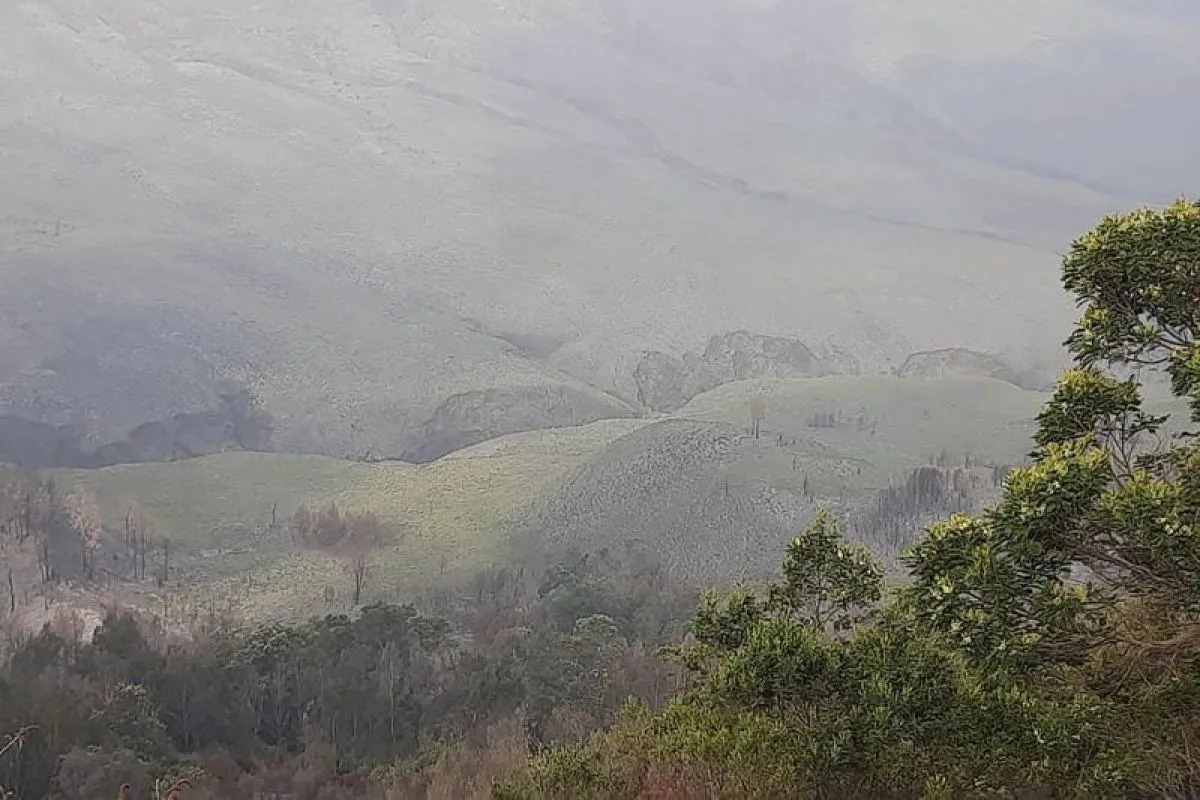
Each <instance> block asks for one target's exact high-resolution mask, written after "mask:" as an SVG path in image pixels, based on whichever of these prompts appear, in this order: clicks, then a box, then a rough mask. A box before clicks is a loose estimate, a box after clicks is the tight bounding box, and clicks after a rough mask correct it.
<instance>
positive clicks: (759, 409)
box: [750, 397, 767, 439]
mask: <svg viewBox="0 0 1200 800" xmlns="http://www.w3.org/2000/svg"><path fill="white" fill-rule="evenodd" d="M766 417H767V404H766V402H765V401H764V400H763V399H762V398H761V397H754V398H751V400H750V433H751V435H752V436H754V438H755V439H757V438H758V435H759V432H760V430H761V429H762V421H763V420H764V419H766Z"/></svg>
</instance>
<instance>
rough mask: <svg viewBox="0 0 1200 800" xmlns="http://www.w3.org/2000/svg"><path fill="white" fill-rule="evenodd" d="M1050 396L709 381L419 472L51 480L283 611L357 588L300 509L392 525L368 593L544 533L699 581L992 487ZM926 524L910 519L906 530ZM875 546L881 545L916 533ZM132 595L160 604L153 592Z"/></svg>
mask: <svg viewBox="0 0 1200 800" xmlns="http://www.w3.org/2000/svg"><path fill="white" fill-rule="evenodd" d="M1039 402H1040V397H1039V395H1037V394H1036V393H1033V392H1026V391H1023V390H1020V389H1017V388H1016V387H1013V386H1011V385H1009V384H1005V383H1002V382H1000V381H996V380H986V379H960V380H954V379H943V380H916V379H901V378H887V377H867V376H864V377H853V378H823V379H812V380H807V379H766V380H761V381H741V382H736V383H732V384H728V385H726V386H722V387H720V388H719V389H716V390H713V391H710V392H707V393H704V394H702V395H700V396H698V397H697V398H695V399H694V400H693V401H692V402H691V403H690V404H689V405H688V406H687V407H685V408H684V409H681V410H680V411H679V412H677V413H676V414H674V415H672V416H670V417H666V416H664V417H660V418H658V419H655V420H612V421H603V422H597V423H592V424H589V425H584V426H577V427H572V428H563V429H558V430H551V431H532V432H527V433H521V434H513V435H510V436H506V437H501V438H499V439H495V440H492V441H489V442H487V443H484V444H480V445H476V446H473V447H470V448H466V449H464V450H461V451H458V452H456V453H454V454H452V455H449V456H447V457H444V458H442V459H439V460H438V461H436V462H434V463H431V464H425V465H413V464H406V463H399V462H385V463H373V464H372V463H358V462H349V461H343V460H339V459H334V458H329V457H324V456H297V455H287V454H255V453H239V452H228V453H224V454H221V455H215V456H209V457H204V458H197V459H191V460H187V461H180V462H176V463H170V464H138V465H123V466H114V467H108V468H103V469H91V470H63V471H56V472H55V473H54V474H55V476H56V479H57V480H58V481H59V482H60V483H61V484H62V485H63V487H64V489H71V488H86V489H89V490H91V491H93V492H94V493H95V494H96V495H97V497H98V499H99V502H100V506H101V510H102V512H103V516H104V519H105V520H106V522H107V525H108V527H109V528H110V529H112V530H113V531H114V535H119V530H118V529H119V528H120V523H121V520H123V519H124V517H125V515H126V513H127V511H128V509H129V508H130V507H131V506H132V505H134V504H136V505H137V506H138V507H140V508H141V509H142V510H143V512H144V514H145V516H146V517H147V518H148V520H149V522H150V524H151V525H152V527H153V530H154V531H155V535H156V536H161V537H165V538H167V539H169V540H170V542H171V559H172V561H171V563H172V565H173V566H172V573H171V574H172V579H171V583H172V585H176V584H177V585H178V587H179V589H178V590H175V589H172V590H171V592H170V593H174V594H181V595H182V596H183V597H190V598H206V602H209V603H212V602H216V601H215V600H213V598H224V601H223V602H228V603H231V604H233V606H234V607H235V608H237V609H241V610H242V611H245V612H247V613H250V614H252V615H254V616H262V615H279V614H283V615H287V614H294V613H297V612H299V611H302V610H307V609H312V608H314V607H316V608H319V607H322V606H321V604H322V603H326V602H327V601H326V600H325V597H326V591H327V590H332V591H333V596H334V598H335V600H334V603H333V606H332V607H333V608H340V607H343V605H344V601H345V592H346V590H347V585H348V583H347V581H348V578H347V576H346V575H345V574H344V573H343V567H344V565H343V564H342V562H341V560H339V558H337V557H335V556H333V555H331V554H329V553H324V552H321V551H319V550H316V549H313V548H305V547H302V546H300V545H299V544H298V543H297V542H296V541H294V540H293V538H292V536H291V535H290V533H289V530H288V519H289V518H290V516H291V514H292V512H293V511H294V510H295V509H296V508H297V507H298V506H300V505H302V504H304V505H308V506H310V507H320V506H322V505H324V504H327V503H329V502H336V503H337V504H338V505H339V507H341V508H342V509H344V510H349V511H360V510H370V511H373V512H375V513H376V514H377V515H378V516H379V517H380V519H381V521H382V522H383V524H384V528H385V530H386V531H387V532H388V533H387V535H386V536H385V542H384V544H383V546H382V547H381V548H380V549H379V550H377V551H376V552H375V553H374V555H373V556H372V576H371V579H370V581H369V582H368V585H367V597H369V598H370V597H374V598H384V599H398V598H404V597H409V596H411V594H412V593H413V592H415V591H419V590H421V589H423V588H430V587H433V586H435V585H436V586H447V585H455V584H457V583H458V582H460V581H461V580H463V579H464V578H466V577H467V576H469V575H471V574H472V573H473V572H474V571H475V570H477V569H479V568H481V567H484V566H487V565H488V564H490V563H503V562H505V561H507V560H509V559H510V558H512V557H513V553H514V551H513V550H512V549H511V547H512V546H513V545H514V544H515V545H517V546H519V547H525V546H528V545H529V544H531V543H532V544H534V545H535V546H536V547H537V549H538V550H539V551H540V550H544V549H545V548H546V547H547V546H552V545H557V546H579V547H582V548H584V549H589V550H590V549H594V548H598V547H603V546H608V545H612V546H619V545H622V544H623V543H624V542H625V541H627V540H640V541H641V542H643V543H644V544H645V545H647V546H648V547H649V548H651V550H652V551H653V552H656V553H659V554H660V555H661V556H662V558H663V561H664V564H665V565H666V566H667V567H668V568H669V569H670V570H671V571H672V573H673V574H675V575H676V576H677V577H680V578H682V579H684V580H686V581H687V582H689V583H690V582H705V583H710V582H728V581H732V580H736V579H739V578H746V577H755V576H757V575H758V574H759V573H760V572H761V571H762V570H765V569H770V568H771V562H772V561H777V560H778V552H779V549H780V546H781V543H782V542H783V541H785V540H786V539H787V538H788V537H789V536H791V535H793V534H794V533H795V531H796V530H797V529H798V528H799V527H800V526H801V525H802V524H803V523H804V522H806V521H807V520H808V518H809V517H810V516H811V515H812V513H813V512H814V511H815V509H816V508H817V507H819V506H830V507H833V508H834V509H836V510H837V511H838V513H839V514H840V515H842V516H845V517H849V518H851V519H852V520H855V521H858V520H861V522H862V524H861V525H858V528H859V529H860V530H858V533H859V534H861V536H862V537H865V538H869V537H871V536H872V535H875V534H876V531H875V530H874V527H876V526H877V521H872V520H871V519H870V518H869V514H868V512H871V511H873V510H874V509H876V507H877V504H878V499H879V498H880V497H881V496H882V495H883V494H884V493H886V492H888V491H889V490H890V489H895V488H897V487H902V486H903V485H904V483H905V481H906V480H907V476H908V475H909V473H910V472H911V471H912V470H913V469H914V468H917V467H921V466H922V465H929V464H931V463H933V464H940V465H945V466H947V467H949V468H950V469H949V472H951V473H952V472H953V471H954V468H955V465H958V468H959V469H960V470H961V467H962V465H963V463H964V459H965V457H966V456H967V455H970V456H972V457H973V466H977V467H978V468H979V469H982V470H983V472H982V473H979V474H978V475H977V476H976V477H979V478H980V480H982V483H980V484H979V486H977V487H976V488H975V489H972V490H971V491H970V492H969V495H970V496H969V497H966V498H965V501H969V502H971V503H977V502H979V501H980V500H982V499H985V498H986V497H987V496H989V492H990V488H989V487H991V477H992V474H991V471H990V465H993V464H995V465H1002V464H1010V463H1016V462H1018V461H1020V460H1021V458H1022V457H1023V455H1024V453H1025V451H1027V450H1028V430H1029V427H1028V426H1029V421H1030V420H1031V418H1032V415H1033V414H1034V413H1035V412H1036V409H1037V407H1038V404H1039ZM755 403H758V404H761V405H762V407H763V410H764V411H763V416H762V420H761V422H760V429H759V436H758V438H757V439H756V438H754V436H753V435H752V433H751V420H750V417H749V410H750V408H751V406H752V405H753V404H755ZM976 472H977V473H978V472H979V471H978V470H976ZM977 483H978V481H977ZM976 489H977V491H976ZM272 515H274V518H275V524H274V525H273V524H272ZM918 522H919V520H916V521H914V520H908V521H907V522H905V525H904V527H905V530H904V531H902V532H901V535H902V537H908V536H911V535H912V534H913V533H915V531H916V529H917V527H919V525H918ZM856 524H857V522H856ZM889 535H890V534H889ZM531 540H532V542H531ZM872 543H873V544H875V545H877V546H878V547H879V548H880V549H882V550H887V551H888V552H886V553H884V554H885V555H894V549H895V548H896V547H897V546H899V544H902V542H901V543H899V544H898V543H897V542H896V541H891V540H889V541H887V542H884V541H882V540H879V541H874V542H872ZM126 589H132V590H134V591H135V592H136V593H142V594H145V593H148V595H147V596H148V597H149V598H150V599H146V598H143V599H142V600H140V601H139V602H143V603H147V602H148V603H151V604H153V603H156V602H160V600H154V599H153V598H154V597H156V596H157V593H161V590H157V589H155V588H154V587H152V586H142V587H141V588H138V586H133V587H129V586H126Z"/></svg>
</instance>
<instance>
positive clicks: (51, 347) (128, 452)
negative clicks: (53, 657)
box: [0, 0, 1198, 466]
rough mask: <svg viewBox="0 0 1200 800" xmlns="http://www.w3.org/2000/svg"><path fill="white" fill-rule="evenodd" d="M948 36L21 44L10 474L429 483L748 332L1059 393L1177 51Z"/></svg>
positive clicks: (616, 407) (929, 0)
mask: <svg viewBox="0 0 1200 800" xmlns="http://www.w3.org/2000/svg"><path fill="white" fill-rule="evenodd" d="M958 8H959V7H958V6H956V5H954V4H953V3H950V2H949V0H922V2H918V3H908V4H904V5H903V6H898V5H896V4H891V3H884V2H881V0H854V2H848V3H846V2H837V3H835V2H832V0H823V2H816V3H800V2H782V1H780V2H754V3H733V2H730V1H729V0H702V1H701V2H693V3H687V4H684V3H681V2H676V3H670V2H659V3H642V2H632V0H605V1H604V2H598V3H582V2H549V0H505V1H504V2H488V3H484V2H482V1H481V0H453V1H449V2H448V1H446V0H439V2H434V0H409V1H406V2H400V1H399V0H340V1H339V2H334V3H331V2H328V1H327V0H322V2H317V0H290V1H289V2H283V0H267V1H266V2H262V3H257V4H254V5H252V6H248V5H246V4H245V3H236V2H233V1H232V0H211V1H210V2H207V3H204V4H202V5H200V6H197V5H196V4H194V3H191V2H185V0H151V1H150V2H137V3H135V2H132V0H104V2H95V1H94V0H30V2H24V3H10V4H6V5H4V7H3V8H0V185H3V186H4V191H3V192H2V193H0V459H5V460H15V461H23V462H25V463H33V464H38V465H42V466H47V465H59V466H64V465H74V466H96V465H99V464H102V463H115V462H119V461H138V460H165V459H171V458H182V457H188V456H196V455H203V454H205V453H212V452H217V451H219V450H222V449H226V448H230V447H234V448H243V449H258V450H267V449H271V450H277V451H282V452H294V453H316V454H330V455H356V456H363V455H366V454H370V455H372V456H376V457H378V456H391V457H399V456H403V457H404V458H406V459H410V460H422V461H430V460H434V459H436V458H438V457H440V456H442V455H444V454H446V453H448V452H451V451H453V450H456V449H459V448H461V447H464V446H470V445H472V444H475V443H477V442H480V441H485V440H487V439H489V438H493V437H496V436H502V435H506V434H510V433H515V432H519V431H527V430H532V429H539V428H547V427H555V426H572V425H580V424H584V423H588V422H592V421H596V420H604V419H622V418H626V419H630V418H636V417H638V416H640V415H642V414H644V413H646V410H647V409H646V408H644V407H643V406H642V405H641V403H640V402H639V400H638V388H637V384H636V381H635V372H636V370H637V367H638V365H639V364H640V363H641V362H642V359H643V358H644V356H645V354H646V353H647V352H648V351H657V352H662V353H665V354H667V355H669V356H671V357H679V356H682V355H683V354H685V353H688V352H692V351H696V350H698V349H700V348H701V347H703V343H704V342H705V341H707V340H709V338H710V337H713V336H719V335H724V334H727V333H728V332H731V331H739V330H746V331H751V332H754V333H756V334H763V335H770V336H781V337H792V338H794V339H796V340H798V341H801V342H803V343H805V344H806V345H807V346H810V347H812V348H814V349H820V348H827V349H833V350H837V351H839V352H846V353H850V354H852V355H853V357H854V359H856V361H857V362H858V363H859V364H860V365H861V367H862V369H863V370H864V371H866V372H875V371H878V370H879V369H883V368H891V367H893V366H895V365H898V364H899V363H901V362H902V361H903V359H904V358H905V357H906V355H907V354H908V353H910V352H912V351H914V350H931V349H935V348H942V347H973V348H978V349H982V350H988V351H994V352H996V353H999V354H1000V355H1003V356H1005V357H1006V358H1008V359H1009V360H1010V361H1011V362H1012V363H1014V364H1015V365H1016V366H1017V367H1018V368H1024V367H1025V366H1028V363H1031V362H1037V361H1051V362H1053V361H1055V360H1056V359H1057V358H1058V350H1057V344H1058V342H1059V340H1061V338H1062V336H1063V334H1064V333H1065V331H1066V328H1067V322H1068V320H1069V314H1070V309H1069V308H1068V307H1067V304H1066V303H1065V301H1064V298H1063V297H1062V296H1061V294H1060V293H1059V292H1058V289H1057V286H1056V284H1057V275H1056V269H1055V262H1056V255H1055V251H1056V250H1057V249H1061V248H1062V247H1063V246H1064V245H1065V243H1066V242H1067V241H1068V240H1069V238H1070V237H1071V236H1072V235H1074V234H1075V233H1077V232H1079V231H1080V230H1082V229H1083V228H1084V227H1085V226H1086V225H1087V224H1089V223H1090V222H1091V221H1092V220H1093V219H1094V218H1095V217H1096V216H1098V215H1099V214H1101V213H1104V212H1107V211H1109V210H1115V209H1117V208H1120V207H1123V206H1126V205H1128V204H1130V203H1132V202H1138V201H1141V200H1142V199H1155V198H1157V197H1161V196H1165V195H1170V194H1173V193H1177V192H1179V191H1182V190H1184V189H1186V188H1189V187H1188V186H1187V185H1182V183H1181V185H1175V184H1176V183H1177V182H1182V181H1184V180H1186V179H1188V177H1189V176H1188V174H1187V173H1186V169H1189V168H1191V166H1194V165H1191V161H1192V159H1190V150H1188V148H1189V147H1190V143H1189V142H1187V141H1184V140H1183V139H1182V138H1181V137H1182V136H1183V134H1182V133H1179V132H1181V131H1184V130H1190V129H1191V128H1190V127H1188V126H1186V125H1182V124H1174V123H1176V122H1178V123H1183V122H1187V119H1186V118H1185V115H1186V114H1187V113H1191V112H1188V111H1186V110H1184V109H1182V108H1181V106H1180V105H1179V103H1178V102H1177V93H1176V94H1172V90H1171V89H1170V87H1171V86H1177V85H1190V84H1189V83H1188V82H1189V81H1191V80H1192V78H1194V76H1195V75H1196V71H1195V69H1196V57H1195V54H1194V48H1191V47H1189V46H1188V45H1189V43H1190V42H1194V41H1195V33H1196V30H1197V25H1198V23H1197V20H1196V17H1195V15H1194V14H1192V13H1191V12H1190V11H1188V9H1187V8H1184V7H1175V6H1171V5H1170V4H1167V3H1161V2H1160V3H1158V4H1156V5H1149V4H1146V5H1143V4H1136V5H1130V4H1118V3H1116V2H1107V3H1094V2H1084V0H1070V1H1069V2H1063V3H1056V4H1053V5H1052V6H1051V5H1049V4H1043V3H1034V2H1032V0H1028V1H1026V0H1023V1H1022V2H1020V3H1015V4H1006V5H1005V6H1004V7H1003V8H1001V7H996V8H993V9H988V10H987V11H986V12H980V13H979V14H974V13H972V14H965V13H963V12H961V11H959V10H957V9H958ZM1114 48H1116V49H1114ZM1122 48H1123V49H1122ZM1128 52H1136V53H1140V54H1143V55H1142V56H1139V60H1137V61H1136V62H1135V67H1134V68H1132V70H1131V71H1130V70H1127V68H1126V65H1125V64H1126V62H1124V61H1121V62H1120V63H1118V62H1117V61H1115V60H1113V59H1112V58H1111V57H1110V56H1111V54H1113V53H1128ZM1147 53H1154V54H1157V55H1155V57H1154V58H1151V57H1150V56H1149V55H1145V54H1147ZM1085 68H1086V69H1085ZM1111 76H1118V77H1121V78H1122V81H1124V82H1122V83H1118V84H1112V83H1110V82H1109V81H1108V78H1109V77H1111ZM1149 78H1154V81H1153V82H1152V83H1153V86H1154V87H1156V88H1155V89H1154V91H1153V92H1148V93H1141V94H1138V98H1139V99H1138V103H1139V104H1140V105H1139V108H1141V109H1142V110H1143V111H1144V112H1145V113H1146V114H1147V115H1150V116H1148V117H1147V118H1148V119H1155V120H1158V121H1160V122H1164V123H1166V122H1171V123H1172V124H1171V125H1170V126H1169V128H1166V129H1164V128H1162V127H1159V128H1156V132H1154V133H1153V134H1151V133H1149V132H1146V131H1144V130H1143V129H1142V128H1141V127H1139V126H1135V125H1133V124H1132V123H1122V124H1120V125H1118V124H1116V122H1117V121H1118V120H1123V119H1124V118H1125V117H1124V115H1125V111H1124V110H1123V107H1122V105H1121V104H1118V103H1108V104H1106V103H1097V102H1094V101H1092V100H1090V99H1088V96H1079V97H1078V98H1077V99H1076V95H1075V94H1074V92H1075V89H1076V87H1077V86H1078V85H1079V82H1080V81H1083V80H1086V81H1087V82H1088V83H1089V85H1095V86H1101V85H1103V86H1116V87H1117V88H1116V89H1112V91H1118V92H1120V93H1122V94H1123V95H1126V96H1133V95H1132V94H1131V93H1132V91H1133V89H1135V88H1138V87H1142V86H1143V85H1147V84H1149V83H1151V82H1150V81H1149ZM1030 86H1033V87H1034V89H1036V91H1033V92H1032V93H1030V92H1029V91H1027V89H1028V87H1030ZM975 89H979V92H975ZM1030 100H1032V101H1035V102H1032V103H1030V102H1027V101H1030ZM985 110H986V114H985V113H984V111H985ZM1151 112H1154V114H1157V116H1154V115H1153V114H1151ZM1139 113H1141V112H1139ZM1173 115H1174V116H1173ZM1180 115H1184V116H1180ZM1051 122H1053V124H1054V125H1056V126H1058V125H1059V124H1060V123H1061V126H1060V127H1057V128H1056V130H1057V131H1060V134H1058V135H1057V136H1056V137H1049V136H1043V135H1041V134H1040V133H1038V131H1040V130H1041V128H1039V127H1038V126H1039V125H1043V126H1045V125H1049V124H1051ZM1110 122H1112V123H1113V124H1109V123H1110ZM1068 123H1069V124H1068ZM1017 131H1024V133H1023V134H1022V135H1017V133H1016V132H1017ZM1096 131H1101V132H1102V135H1100V134H1096V133H1095V132H1096ZM1151 140H1153V141H1154V143H1155V146H1154V147H1152V148H1148V147H1144V146H1143V145H1145V144H1146V143H1147V142H1149V141H1151ZM1080 141H1086V142H1087V146H1076V145H1077V144H1078V143H1079V142H1080ZM1117 151H1119V152H1120V153H1121V157H1119V158H1117V157H1113V156H1112V154H1113V153H1114V152H1117ZM1023 154H1024V155H1027V156H1028V157H1027V158H1024V159H1022V158H1020V157H1019V156H1022V155H1023ZM1151 161H1153V162H1154V163H1153V164H1152V163H1151ZM1057 164H1061V168H1059V169H1053V168H1052V167H1055V165H1057ZM1154 164H1158V165H1160V166H1161V165H1175V164H1178V165H1182V166H1181V168H1182V169H1184V170H1185V171H1184V172H1179V171H1176V170H1175V169H1174V168H1173V167H1172V168H1170V169H1166V168H1156V169H1151V168H1150V167H1152V166H1154ZM1189 165H1191V166H1189ZM1193 177H1194V176H1193ZM248 421H250V422H253V423H254V424H253V425H250V424H248ZM106 447H107V448H108V449H107V450H105V449H104V448H106Z"/></svg>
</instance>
